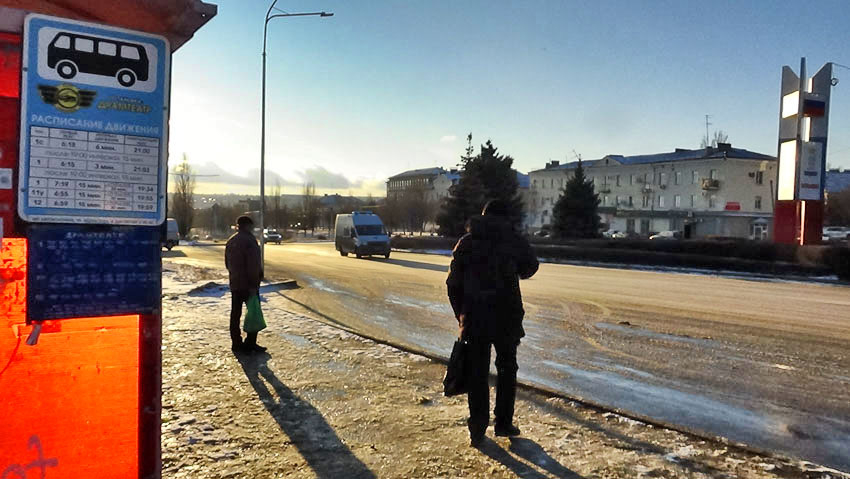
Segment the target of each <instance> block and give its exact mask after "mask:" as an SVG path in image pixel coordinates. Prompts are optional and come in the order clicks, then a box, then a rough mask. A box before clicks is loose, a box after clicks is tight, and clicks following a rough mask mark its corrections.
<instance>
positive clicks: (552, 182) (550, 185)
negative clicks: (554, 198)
mask: <svg viewBox="0 0 850 479" xmlns="http://www.w3.org/2000/svg"><path fill="white" fill-rule="evenodd" d="M549 183H550V184H549V187H550V188H554V187H555V178H552V181H550V182H549Z"/></svg>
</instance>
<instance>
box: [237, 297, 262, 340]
mask: <svg viewBox="0 0 850 479" xmlns="http://www.w3.org/2000/svg"><path fill="white" fill-rule="evenodd" d="M264 329H266V320H265V319H263V310H262V309H260V295H258V294H255V295H253V296H251V297H250V298H248V311H247V312H246V313H245V324H243V325H242V330H244V331H245V332H246V333H258V332H260V331H262V330H264Z"/></svg>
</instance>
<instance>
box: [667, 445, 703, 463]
mask: <svg viewBox="0 0 850 479" xmlns="http://www.w3.org/2000/svg"><path fill="white" fill-rule="evenodd" d="M696 452H697V451H696V448H694V446H692V445H687V446H684V447H680V448H679V449H676V450H675V451H673V452H670V453H667V454H665V455H664V459H665V460H666V461H669V462H674V463H678V462H679V461H680V460H681V459H688V458H691V457H693V456H694V455H695V454H696Z"/></svg>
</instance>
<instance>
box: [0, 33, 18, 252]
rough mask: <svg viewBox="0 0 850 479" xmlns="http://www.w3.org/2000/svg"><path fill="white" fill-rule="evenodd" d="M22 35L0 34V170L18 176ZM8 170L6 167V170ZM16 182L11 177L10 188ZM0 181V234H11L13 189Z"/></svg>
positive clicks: (13, 208)
mask: <svg viewBox="0 0 850 479" xmlns="http://www.w3.org/2000/svg"><path fill="white" fill-rule="evenodd" d="M20 85H21V37H20V36H19V35H13V34H7V33H0V169H4V168H11V169H12V172H13V174H12V178H16V177H17V166H18V143H19V138H18V129H19V124H20V98H19V97H20ZM6 171H8V170H6ZM14 184H15V182H14V180H13V182H12V185H11V186H12V187H13V186H14ZM8 186H9V185H2V184H0V220H2V222H3V231H0V236H6V237H10V236H13V235H14V232H13V230H12V226H13V225H14V223H13V221H14V215H15V199H16V196H15V190H14V189H13V188H12V187H8Z"/></svg>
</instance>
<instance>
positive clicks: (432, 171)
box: [389, 167, 460, 180]
mask: <svg viewBox="0 0 850 479" xmlns="http://www.w3.org/2000/svg"><path fill="white" fill-rule="evenodd" d="M440 174H448V171H446V170H445V169H444V168H440V167H433V168H420V169H418V170H407V171H404V172H401V173H399V174H397V175H395V176H390V177H389V179H390V180H397V179H399V178H408V177H412V176H438V175H440ZM458 177H460V176H458Z"/></svg>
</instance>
